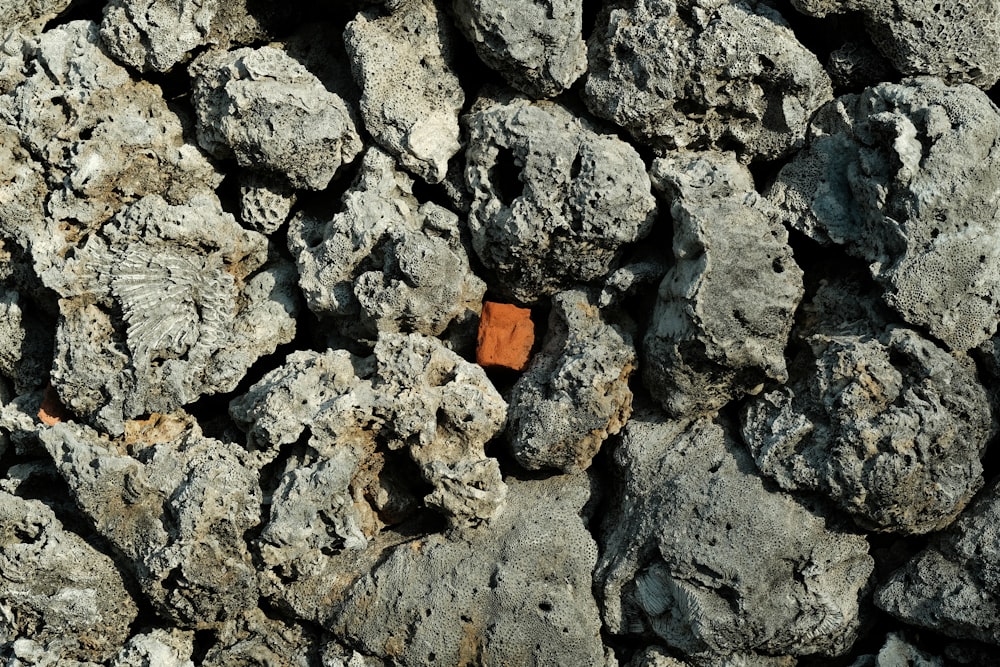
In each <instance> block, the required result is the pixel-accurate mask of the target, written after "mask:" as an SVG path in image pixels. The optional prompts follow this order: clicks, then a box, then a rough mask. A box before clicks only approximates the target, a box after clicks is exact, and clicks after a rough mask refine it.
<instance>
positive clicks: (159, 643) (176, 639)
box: [110, 628, 194, 667]
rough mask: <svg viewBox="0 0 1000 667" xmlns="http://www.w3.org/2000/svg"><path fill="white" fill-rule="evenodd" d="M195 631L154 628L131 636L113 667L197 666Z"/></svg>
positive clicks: (117, 656)
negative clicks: (194, 654) (192, 658)
mask: <svg viewBox="0 0 1000 667" xmlns="http://www.w3.org/2000/svg"><path fill="white" fill-rule="evenodd" d="M192 653H194V632H191V631H190V630H176V629H173V630H167V629H165V628H153V629H151V630H149V631H147V632H142V633H138V634H135V635H132V636H131V637H130V638H129V640H128V641H127V642H126V643H125V645H124V646H123V647H122V649H121V651H119V652H118V654H117V655H116V656H115V657H114V660H112V661H111V663H110V667H153V665H155V666H156V667H194V662H192V660H191V654H192Z"/></svg>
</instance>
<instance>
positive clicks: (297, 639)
mask: <svg viewBox="0 0 1000 667" xmlns="http://www.w3.org/2000/svg"><path fill="white" fill-rule="evenodd" d="M214 638H215V644H214V645H213V646H212V647H211V648H210V649H209V650H208V652H207V653H206V654H205V657H204V659H203V660H202V661H201V662H200V663H199V665H200V666H201V667H245V666H246V665H302V666H303V667H305V666H306V665H315V664H317V658H318V655H319V646H318V644H319V642H318V638H317V637H316V635H315V633H314V632H313V631H311V630H310V629H308V626H303V625H302V624H300V623H296V622H294V621H286V620H282V619H276V618H271V617H269V616H267V615H265V613H264V612H263V611H261V610H260V609H259V608H257V607H250V608H248V609H246V610H244V613H242V614H240V615H239V616H237V617H236V618H233V619H230V620H228V621H226V622H225V623H223V624H222V625H221V627H220V628H219V629H218V630H216V631H215V633H214Z"/></svg>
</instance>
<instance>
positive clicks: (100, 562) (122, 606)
mask: <svg viewBox="0 0 1000 667" xmlns="http://www.w3.org/2000/svg"><path fill="white" fill-rule="evenodd" d="M137 613H138V610H137V608H136V605H135V602H133V600H132V598H131V597H129V594H128V592H127V591H126V590H125V583H124V581H123V580H122V575H121V573H120V572H118V570H117V569H116V568H115V564H114V563H113V562H112V560H111V559H110V558H109V557H108V556H106V555H105V554H103V553H100V552H99V551H97V550H96V549H94V548H93V547H92V546H90V545H89V544H88V543H87V542H86V541H84V539H83V538H82V537H80V536H79V535H76V534H75V533H71V532H69V531H67V530H65V529H64V528H63V526H62V523H60V521H59V520H58V519H57V518H56V516H55V514H54V513H53V512H52V510H51V509H49V508H48V507H47V506H46V505H44V504H43V503H41V502H40V501H38V500H25V499H23V498H19V497H17V496H14V495H11V494H9V493H7V492H6V491H0V647H3V648H0V654H6V653H7V651H6V650H4V649H9V648H11V647H10V643H11V642H14V641H15V640H18V639H21V640H25V639H28V640H31V641H32V642H33V643H34V647H35V648H36V649H37V650H38V651H39V652H42V653H45V654H47V657H48V658H49V659H50V660H51V661H52V662H51V663H50V664H67V663H70V662H71V661H78V660H79V661H94V662H98V661H104V660H108V659H109V658H111V657H112V656H114V655H115V653H116V652H117V651H118V648H119V647H120V646H121V644H122V643H123V642H124V641H125V640H126V639H127V638H128V635H129V625H130V624H131V623H132V621H133V620H134V619H135V617H136V614H137ZM25 648H27V647H25ZM5 657H9V655H5ZM7 664H18V663H16V662H14V663H10V662H8V663H7Z"/></svg>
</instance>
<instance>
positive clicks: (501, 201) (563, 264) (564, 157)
mask: <svg viewBox="0 0 1000 667" xmlns="http://www.w3.org/2000/svg"><path fill="white" fill-rule="evenodd" d="M465 123H466V126H467V127H468V130H469V145H468V148H467V149H466V160H467V166H466V169H465V181H466V185H467V186H468V187H469V189H470V190H471V191H472V193H473V199H472V207H471V210H470V212H469V227H470V229H471V230H472V243H473V246H474V247H475V250H476V252H477V253H478V254H479V257H480V259H481V260H482V261H483V264H485V265H486V266H487V268H489V269H491V270H493V271H494V272H495V273H496V274H497V277H498V281H497V284H496V288H497V289H498V290H502V291H503V292H505V293H508V294H510V295H511V296H513V297H514V298H515V299H517V300H519V301H524V302H530V301H535V300H537V299H538V298H540V297H542V296H544V295H548V294H553V293H555V292H558V291H560V290H562V289H566V288H569V287H572V286H574V285H577V284H580V283H586V282H592V281H596V280H599V279H601V278H603V277H604V276H605V275H607V274H608V273H609V272H610V271H611V270H612V269H613V268H614V264H615V262H616V261H617V260H618V258H619V256H620V255H621V253H622V251H623V249H624V246H625V245H626V244H629V243H632V242H634V241H637V240H639V239H641V238H642V237H643V236H645V235H646V233H647V232H648V231H649V229H650V227H651V225H652V222H653V214H654V211H655V208H656V203H655V201H654V199H653V195H652V194H651V192H650V184H649V177H648V176H647V175H646V170H645V166H644V165H643V163H642V159H641V158H640V157H639V154H638V153H637V152H636V151H635V149H634V148H632V147H631V146H629V145H628V144H626V143H625V142H623V141H621V140H620V139H618V138H617V137H615V136H613V135H608V134H600V133H598V132H596V131H594V130H592V129H591V128H590V126H589V125H588V124H587V123H585V122H584V121H583V120H581V119H579V118H577V117H575V116H573V114H571V113H570V112H569V111H568V110H567V109H566V108H564V107H562V106H560V105H558V104H555V103H552V102H532V101H530V100H527V99H524V98H519V97H514V98H509V97H506V96H504V97H503V99H490V98H482V99H480V100H479V101H478V102H477V103H476V105H475V106H474V107H473V110H472V112H471V113H469V114H468V115H467V116H466V117H465Z"/></svg>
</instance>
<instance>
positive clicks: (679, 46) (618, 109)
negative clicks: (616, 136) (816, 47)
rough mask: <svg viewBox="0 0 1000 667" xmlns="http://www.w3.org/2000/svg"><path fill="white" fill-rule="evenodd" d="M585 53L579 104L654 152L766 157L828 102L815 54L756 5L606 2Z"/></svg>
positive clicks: (717, 0)
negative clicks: (585, 70) (681, 150)
mask: <svg viewBox="0 0 1000 667" xmlns="http://www.w3.org/2000/svg"><path fill="white" fill-rule="evenodd" d="M588 49H589V51H590V72H589V74H588V75H587V83H586V89H585V94H584V99H585V100H586V102H587V106H588V107H589V108H590V110H591V111H593V112H594V113H595V114H597V115H598V116H601V117H603V118H607V119H608V120H612V121H614V122H615V123H617V124H619V125H621V126H622V127H623V128H625V129H626V130H628V131H629V132H630V133H631V134H632V135H633V136H635V137H636V138H637V139H640V140H643V141H645V142H648V143H649V144H651V145H652V146H653V147H654V148H655V149H656V150H658V151H660V152H664V151H667V150H670V149H675V148H688V149H692V150H703V149H706V148H717V149H722V150H735V151H736V152H737V153H738V154H739V155H740V156H741V158H742V159H744V160H745V161H750V160H751V159H754V158H763V159H768V160H771V159H775V158H778V157H781V156H783V155H785V154H787V153H788V152H790V151H791V150H792V149H794V148H797V147H798V146H800V145H801V143H802V140H803V138H804V136H805V131H806V125H807V124H808V122H809V118H810V117H811V116H812V114H813V112H814V111H816V109H817V108H819V106H820V105H821V104H823V103H824V102H826V101H827V100H829V99H830V97H831V96H832V90H831V87H830V78H829V76H828V75H827V74H826V72H824V71H823V68H822V66H821V65H820V63H819V61H818V60H817V59H816V56H814V55H813V54H812V53H811V52H809V51H808V50H806V48H805V47H804V46H802V44H800V43H799V41H798V40H797V39H796V37H795V35H794V33H792V31H791V30H790V29H789V28H788V26H787V24H786V23H785V21H784V19H783V18H782V17H781V15H779V14H778V13H777V11H775V10H774V9H773V8H771V7H770V6H768V5H767V4H766V3H764V2H757V0H736V1H734V2H729V1H728V0H614V1H613V2H609V3H606V4H605V5H604V7H603V9H602V11H601V14H600V16H599V18H598V21H597V27H596V28H595V29H594V32H593V34H592V35H591V37H590V41H589V42H588Z"/></svg>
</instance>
